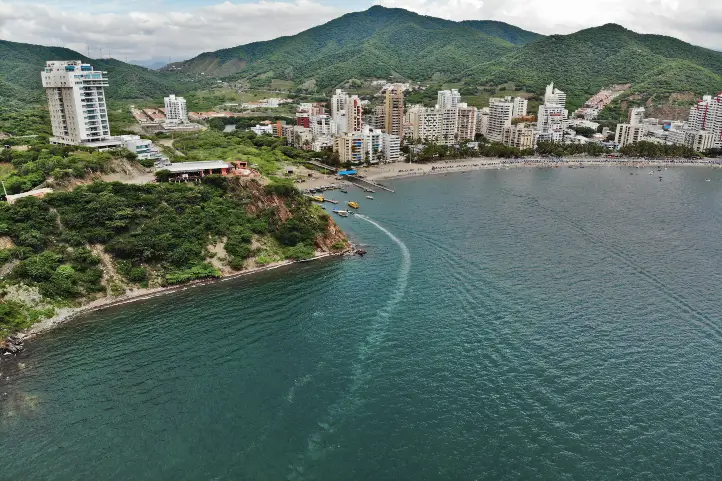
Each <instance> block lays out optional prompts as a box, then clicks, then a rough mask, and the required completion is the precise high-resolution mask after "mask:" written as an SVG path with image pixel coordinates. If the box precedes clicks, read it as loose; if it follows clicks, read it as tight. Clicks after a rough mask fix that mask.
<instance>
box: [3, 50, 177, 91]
mask: <svg viewBox="0 0 722 481" xmlns="http://www.w3.org/2000/svg"><path fill="white" fill-rule="evenodd" d="M48 60H82V61H84V62H88V63H90V64H92V65H93V66H95V67H96V68H98V69H102V70H106V71H108V75H109V76H110V78H111V82H110V87H109V88H108V89H107V94H108V98H109V99H110V100H135V99H144V98H157V97H158V96H159V95H160V94H162V93H164V92H168V93H170V92H174V91H180V90H184V89H185V88H186V85H187V82H185V77H182V76H179V75H170V74H168V73H165V72H156V71H154V70H149V69H147V68H144V67H139V66H137V65H131V64H127V63H124V62H121V61H120V60H115V59H89V58H87V57H86V56H84V55H81V54H80V53H78V52H75V51H73V50H70V49H67V48H61V47H44V46H41V45H30V44H25V43H17V42H8V41H5V40H0V86H4V84H7V85H9V86H10V88H9V89H6V88H2V89H0V102H3V103H7V102H13V103H17V102H18V101H22V102H28V101H38V100H39V99H42V96H43V90H42V84H41V81H40V72H41V71H42V69H43V68H44V67H45V62H46V61H48Z"/></svg>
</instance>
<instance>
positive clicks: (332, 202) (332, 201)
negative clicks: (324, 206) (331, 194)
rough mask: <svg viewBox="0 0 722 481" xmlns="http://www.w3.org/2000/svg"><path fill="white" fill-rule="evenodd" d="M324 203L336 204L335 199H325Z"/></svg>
mask: <svg viewBox="0 0 722 481" xmlns="http://www.w3.org/2000/svg"><path fill="white" fill-rule="evenodd" d="M326 202H328V203H330V204H338V201H337V200H336V199H326Z"/></svg>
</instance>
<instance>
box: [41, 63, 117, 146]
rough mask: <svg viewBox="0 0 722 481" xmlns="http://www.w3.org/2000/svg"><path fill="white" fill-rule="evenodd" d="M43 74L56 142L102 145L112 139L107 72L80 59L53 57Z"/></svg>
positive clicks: (53, 139) (52, 139) (52, 140)
mask: <svg viewBox="0 0 722 481" xmlns="http://www.w3.org/2000/svg"><path fill="white" fill-rule="evenodd" d="M41 77H42V82H43V87H44V88H45V94H46V96H47V98H48V110H49V112H50V122H51V124H52V129H53V137H52V138H51V139H50V141H51V142H52V143H60V144H69V145H87V146H91V147H92V146H95V147H101V146H104V145H105V144H107V143H108V142H111V141H112V138H111V137H110V123H109V121H108V110H107V107H106V104H105V91H104V87H107V86H108V79H107V77H106V72H101V71H99V70H95V69H94V68H93V67H92V66H91V65H89V64H84V63H82V62H81V61H79V60H73V61H51V62H47V63H46V64H45V69H44V70H43V71H42V73H41ZM116 143H118V142H116Z"/></svg>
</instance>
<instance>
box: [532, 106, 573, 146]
mask: <svg viewBox="0 0 722 481" xmlns="http://www.w3.org/2000/svg"><path fill="white" fill-rule="evenodd" d="M567 113H568V111H567V110H566V109H565V108H564V107H562V106H561V105H555V104H552V105H547V104H544V105H540V106H539V114H538V116H537V130H538V131H539V137H538V138H539V140H542V141H546V142H561V141H562V140H563V138H564V129H565V123H566V121H567Z"/></svg>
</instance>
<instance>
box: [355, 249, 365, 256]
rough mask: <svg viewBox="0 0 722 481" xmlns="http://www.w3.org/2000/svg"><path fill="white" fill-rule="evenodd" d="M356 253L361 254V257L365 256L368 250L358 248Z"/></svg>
mask: <svg viewBox="0 0 722 481" xmlns="http://www.w3.org/2000/svg"><path fill="white" fill-rule="evenodd" d="M356 255H357V256H359V257H363V256H365V255H366V251H365V250H363V249H357V250H356Z"/></svg>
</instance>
